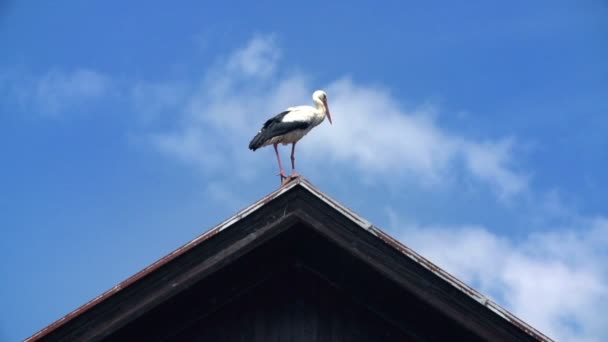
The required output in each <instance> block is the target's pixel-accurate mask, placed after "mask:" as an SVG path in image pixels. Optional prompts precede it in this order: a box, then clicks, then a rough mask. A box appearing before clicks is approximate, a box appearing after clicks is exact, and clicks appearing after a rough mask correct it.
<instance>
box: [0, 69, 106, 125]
mask: <svg viewBox="0 0 608 342" xmlns="http://www.w3.org/2000/svg"><path fill="white" fill-rule="evenodd" d="M0 81H1V82H2V83H3V86H2V88H4V89H5V91H6V93H5V96H11V97H12V98H13V99H16V100H17V102H18V104H19V105H20V107H21V108H22V109H23V110H24V111H26V112H30V113H32V112H33V113H34V114H37V115H43V116H51V117H53V116H60V115H61V114H62V113H63V112H64V111H65V110H67V109H71V108H73V107H75V106H79V105H83V104H86V103H89V102H91V101H93V100H97V99H100V98H102V97H103V96H105V95H107V94H108V92H109V87H110V78H109V77H107V76H105V75H103V74H101V73H99V72H97V71H94V70H90V69H84V68H80V69H75V70H71V71H63V70H51V71H48V72H46V73H44V74H41V75H32V74H29V73H25V72H20V73H18V72H10V73H9V72H6V73H4V77H2V79H1V80H0Z"/></svg>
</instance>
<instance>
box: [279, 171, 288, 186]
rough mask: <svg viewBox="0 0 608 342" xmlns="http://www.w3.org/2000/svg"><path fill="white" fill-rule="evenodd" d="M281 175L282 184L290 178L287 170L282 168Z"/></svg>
mask: <svg viewBox="0 0 608 342" xmlns="http://www.w3.org/2000/svg"><path fill="white" fill-rule="evenodd" d="M279 177H281V184H283V182H284V181H285V180H287V179H289V177H288V176H287V175H286V174H285V171H283V170H281V171H280V172H279Z"/></svg>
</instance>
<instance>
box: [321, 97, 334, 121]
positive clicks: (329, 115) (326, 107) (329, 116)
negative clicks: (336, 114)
mask: <svg viewBox="0 0 608 342" xmlns="http://www.w3.org/2000/svg"><path fill="white" fill-rule="evenodd" d="M323 104H325V110H326V111H327V120H329V124H330V125H333V124H332V123H331V114H330V113H329V106H328V105H327V101H323Z"/></svg>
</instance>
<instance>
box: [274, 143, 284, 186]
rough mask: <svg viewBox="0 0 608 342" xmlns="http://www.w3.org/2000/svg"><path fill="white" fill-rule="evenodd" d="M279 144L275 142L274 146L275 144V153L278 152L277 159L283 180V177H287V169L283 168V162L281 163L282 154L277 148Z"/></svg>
mask: <svg viewBox="0 0 608 342" xmlns="http://www.w3.org/2000/svg"><path fill="white" fill-rule="evenodd" d="M277 145H278V144H273V145H272V146H274V153H276V154H277V161H278V162H279V176H281V182H283V179H286V178H287V175H286V174H285V170H283V164H281V156H279V149H278V148H277Z"/></svg>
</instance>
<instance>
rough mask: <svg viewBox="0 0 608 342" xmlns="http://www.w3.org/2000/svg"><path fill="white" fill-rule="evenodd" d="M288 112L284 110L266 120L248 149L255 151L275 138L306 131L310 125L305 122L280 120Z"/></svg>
mask: <svg viewBox="0 0 608 342" xmlns="http://www.w3.org/2000/svg"><path fill="white" fill-rule="evenodd" d="M289 112H290V111H289V110H286V111H284V112H281V113H279V114H277V115H275V116H274V117H273V118H270V119H268V120H267V121H266V122H265V123H264V126H262V129H261V130H260V131H259V132H258V134H256V135H255V137H253V139H251V142H250V143H249V149H250V150H253V151H255V150H257V149H258V148H260V147H262V146H264V143H265V142H267V141H268V140H270V139H272V138H274V137H276V136H279V135H283V134H285V133H288V132H291V131H293V130H295V129H307V128H308V127H309V126H310V123H308V122H305V121H291V122H282V121H281V120H283V117H285V115H287V114H288V113H289Z"/></svg>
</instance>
